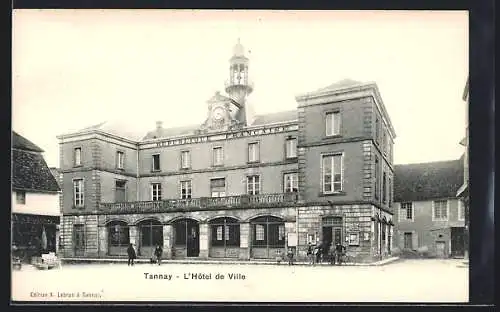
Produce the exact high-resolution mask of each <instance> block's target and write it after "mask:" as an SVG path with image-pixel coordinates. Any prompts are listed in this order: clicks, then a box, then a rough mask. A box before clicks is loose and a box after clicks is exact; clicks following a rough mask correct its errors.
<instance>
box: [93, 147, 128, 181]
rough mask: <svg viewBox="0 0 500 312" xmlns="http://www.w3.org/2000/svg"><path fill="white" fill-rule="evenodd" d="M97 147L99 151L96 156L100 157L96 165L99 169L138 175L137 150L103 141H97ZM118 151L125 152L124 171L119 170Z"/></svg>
mask: <svg viewBox="0 0 500 312" xmlns="http://www.w3.org/2000/svg"><path fill="white" fill-rule="evenodd" d="M95 146H96V148H97V149H98V151H99V152H98V155H96V156H98V157H97V159H96V163H97V167H98V168H99V169H101V170H106V171H111V172H115V173H120V174H125V175H132V176H136V175H137V149H133V148H130V147H129V146H126V145H121V144H118V143H111V142H106V141H103V140H96V141H95ZM118 151H121V152H123V153H124V156H125V158H124V166H123V169H118V168H117V162H116V161H117V159H116V157H117V156H116V153H117V152H118Z"/></svg>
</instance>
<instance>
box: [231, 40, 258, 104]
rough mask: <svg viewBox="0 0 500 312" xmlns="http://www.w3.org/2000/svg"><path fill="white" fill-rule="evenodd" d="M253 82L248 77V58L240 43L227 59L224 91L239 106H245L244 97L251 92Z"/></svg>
mask: <svg viewBox="0 0 500 312" xmlns="http://www.w3.org/2000/svg"><path fill="white" fill-rule="evenodd" d="M252 91H253V84H252V82H251V81H250V80H249V78H248V58H247V57H246V56H245V49H244V48H243V45H242V44H241V43H240V39H239V38H238V43H237V44H236V45H235V46H234V48H233V56H232V57H231V59H229V79H228V80H227V81H226V93H227V94H228V95H229V97H231V99H233V100H234V101H236V102H237V103H238V104H240V105H241V106H243V107H244V106H245V101H246V97H247V96H248V95H249V94H250V93H252Z"/></svg>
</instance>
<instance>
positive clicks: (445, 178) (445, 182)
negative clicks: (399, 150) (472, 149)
mask: <svg viewBox="0 0 500 312" xmlns="http://www.w3.org/2000/svg"><path fill="white" fill-rule="evenodd" d="M463 169H464V167H463V156H462V157H461V158H460V159H457V160H448V161H437V162H429V163H419V164H406V165H395V166H394V201H395V202H405V201H423V200H431V199H438V198H451V197H455V196H456V192H457V190H458V189H459V188H460V186H461V185H462V183H463V179H464V171H463Z"/></svg>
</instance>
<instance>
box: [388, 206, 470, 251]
mask: <svg viewBox="0 0 500 312" xmlns="http://www.w3.org/2000/svg"><path fill="white" fill-rule="evenodd" d="M432 202H433V201H432V200H428V201H418V202H413V210H414V217H413V221H411V220H400V219H399V214H400V212H401V210H400V207H401V203H395V205H394V223H395V225H396V226H395V230H396V231H395V235H394V246H395V247H398V248H400V249H403V247H404V238H403V237H404V232H412V233H414V234H413V247H414V249H417V248H418V247H423V246H427V247H428V248H429V249H434V248H435V241H436V240H435V237H436V235H437V234H436V233H438V232H443V229H447V228H450V227H463V226H464V221H460V220H458V216H459V215H458V213H459V211H458V199H456V198H451V199H448V205H449V215H448V221H432ZM447 237H448V238H447ZM442 239H446V240H447V241H448V242H449V235H447V236H446V235H445V236H443V237H442ZM439 240H441V238H440V239H439Z"/></svg>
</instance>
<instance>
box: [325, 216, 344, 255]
mask: <svg viewBox="0 0 500 312" xmlns="http://www.w3.org/2000/svg"><path fill="white" fill-rule="evenodd" d="M342 222H343V220H342V217H324V218H323V228H322V229H323V239H322V243H323V246H325V247H326V250H324V252H325V253H328V251H329V249H330V244H332V243H333V245H334V246H335V245H338V244H342V243H343V240H342Z"/></svg>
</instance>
